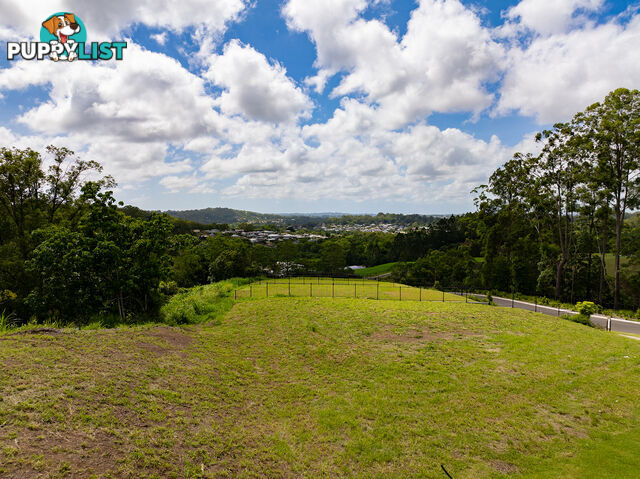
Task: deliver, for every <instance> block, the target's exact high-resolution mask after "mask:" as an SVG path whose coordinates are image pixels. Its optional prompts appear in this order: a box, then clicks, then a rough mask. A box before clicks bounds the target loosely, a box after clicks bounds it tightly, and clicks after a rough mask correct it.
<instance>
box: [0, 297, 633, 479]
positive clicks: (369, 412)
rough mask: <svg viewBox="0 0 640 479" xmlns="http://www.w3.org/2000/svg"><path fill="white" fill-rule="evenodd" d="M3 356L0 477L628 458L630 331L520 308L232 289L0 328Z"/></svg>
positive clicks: (400, 468)
mask: <svg viewBox="0 0 640 479" xmlns="http://www.w3.org/2000/svg"><path fill="white" fill-rule="evenodd" d="M198 294H199V295H201V292H199V293H198ZM0 366H1V367H2V369H1V371H2V373H1V374H0V395H1V400H0V477H3V478H23V477H73V478H86V477H118V478H120V477H125V478H145V477H159V478H165V477H169V478H171V477H176V478H182V477H187V478H196V477H312V478H316V477H362V478H369V477H380V478H388V477H397V478H406V477H425V478H446V476H445V475H444V473H443V472H442V470H441V468H440V465H441V464H442V465H444V466H445V467H446V469H447V470H448V471H449V473H451V475H452V476H453V477H454V478H456V479H459V478H487V477H538V478H549V477H554V478H555V477H563V478H585V477H592V478H632V477H638V476H637V473H638V470H640V424H639V421H638V418H639V416H638V412H639V411H638V400H637V398H638V392H640V383H639V378H640V342H638V341H635V340H632V339H627V338H623V337H620V336H619V335H617V334H611V333H607V332H604V331H599V330H596V329H593V328H588V327H584V326H581V325H578V324H575V323H572V322H569V321H563V320H559V319H556V318H551V317H546V316H542V315H539V314H534V313H530V312H526V311H520V310H512V309H502V308H497V307H489V306H483V305H477V304H471V303H470V304H460V303H441V302H423V303H419V302H415V301H407V302H399V301H371V300H363V299H340V298H335V299H332V298H281V297H276V298H268V299H267V298H265V299H255V300H246V301H245V300H243V301H240V302H238V303H237V304H235V305H234V306H233V307H232V309H231V310H230V311H229V312H228V313H227V314H226V315H224V316H223V317H221V318H217V319H216V321H215V322H214V323H205V324H202V325H196V326H189V327H184V328H172V327H168V326H159V327H144V328H134V329H120V330H109V331H65V332H62V333H57V334H51V335H34V334H21V335H13V336H9V335H2V336H0Z"/></svg>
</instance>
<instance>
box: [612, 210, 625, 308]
mask: <svg viewBox="0 0 640 479" xmlns="http://www.w3.org/2000/svg"><path fill="white" fill-rule="evenodd" d="M622 222H623V218H622V217H621V213H620V212H619V211H616V263H615V275H614V282H613V309H614V310H617V309H618V306H619V301H620V249H621V244H622Z"/></svg>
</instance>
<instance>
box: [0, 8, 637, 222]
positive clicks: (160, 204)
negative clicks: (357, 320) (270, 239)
mask: <svg viewBox="0 0 640 479" xmlns="http://www.w3.org/2000/svg"><path fill="white" fill-rule="evenodd" d="M0 9H1V10H0V11H2V12H3V15H2V16H1V17H0V50H1V53H0V145H3V146H18V147H26V146H30V147H32V148H35V149H39V150H41V151H43V150H44V146H45V145H47V144H52V143H53V144H56V145H61V146H67V147H69V148H72V149H74V150H75V151H76V152H77V153H78V154H80V155H81V156H82V157H83V158H85V159H95V160H97V161H100V162H101V163H102V164H103V165H104V167H105V171H106V172H108V173H110V174H112V175H113V176H114V177H115V178H116V180H117V181H118V183H119V187H118V190H117V196H118V198H120V199H122V200H124V201H126V202H128V203H132V204H134V205H136V206H140V207H142V208H148V209H195V208H203V207H208V206H218V205H221V206H227V207H232V208H241V209H249V210H255V211H261V212H292V211H305V212H318V211H344V212H377V211H393V212H400V213H414V212H415V213H426V214H429V213H451V212H462V211H467V210H471V209H472V208H473V201H472V196H471V195H470V191H471V189H472V188H474V187H475V186H477V185H478V184H480V183H482V182H484V181H486V179H487V178H488V175H489V174H490V173H491V172H492V171H493V170H494V169H495V168H496V167H497V166H499V165H500V164H501V163H503V162H504V161H506V160H507V159H509V158H510V157H511V156H512V154H513V153H514V152H515V151H534V149H535V144H534V142H533V141H532V136H533V134H534V133H535V132H536V131H539V130H540V129H542V128H544V127H548V126H549V125H550V124H553V123H554V122H557V121H564V120H568V119H569V118H570V117H571V116H572V115H573V114H574V113H575V112H577V111H580V110H582V109H584V108H585V107H586V106H588V105H589V104H591V103H593V102H595V101H598V100H601V99H602V98H604V96H605V95H606V94H607V93H608V92H609V91H610V90H612V89H615V88H617V87H627V88H637V87H638V86H640V51H639V50H638V45H640V14H639V9H640V2H625V1H607V0H522V1H520V2H517V1H508V0H495V1H477V2H470V1H462V2H461V1H459V0H420V1H392V0H386V1H385V0H371V1H366V0H323V1H309V0H286V1H276V0H254V1H249V0H181V1H180V2H177V1H170V0H156V1H153V2H152V1H151V0H139V1H137V2H129V1H123V0H116V1H113V2H95V1H93V2H86V1H79V0H63V1H58V2H51V1H44V0H36V1H30V2H19V1H16V0H12V1H8V0H0ZM59 11H68V12H72V13H75V14H76V15H78V16H79V17H80V18H81V19H82V20H83V22H84V24H85V25H86V28H87V34H88V41H89V42H91V41H118V40H126V41H127V42H128V48H127V49H126V50H125V56H124V60H123V61H119V62H116V61H110V62H87V61H81V62H77V61H76V62H73V63H68V62H58V63H54V62H52V61H44V62H38V61H23V60H19V61H7V60H6V45H5V42H7V41H37V40H38V35H39V31H40V25H41V23H42V22H43V21H44V20H45V19H46V18H47V17H48V16H50V15H51V14H53V13H56V12H59Z"/></svg>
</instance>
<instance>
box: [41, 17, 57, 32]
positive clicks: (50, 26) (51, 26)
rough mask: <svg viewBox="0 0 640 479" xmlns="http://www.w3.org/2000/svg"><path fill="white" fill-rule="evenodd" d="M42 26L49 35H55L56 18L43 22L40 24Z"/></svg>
mask: <svg viewBox="0 0 640 479" xmlns="http://www.w3.org/2000/svg"><path fill="white" fill-rule="evenodd" d="M42 26H43V27H44V28H46V29H47V31H48V32H49V33H50V34H51V35H55V34H56V31H57V30H58V17H56V16H55V15H54V16H53V17H51V18H50V19H49V20H45V21H44V22H42Z"/></svg>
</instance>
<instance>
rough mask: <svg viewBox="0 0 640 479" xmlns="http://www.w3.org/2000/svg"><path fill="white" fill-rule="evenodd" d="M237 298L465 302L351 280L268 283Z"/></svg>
mask: <svg viewBox="0 0 640 479" xmlns="http://www.w3.org/2000/svg"><path fill="white" fill-rule="evenodd" d="M236 296H237V298H266V297H271V296H297V297H316V298H329V297H330V298H360V299H379V300H398V301H454V302H465V301H466V298H465V297H464V296H461V295H457V294H452V293H445V292H442V291H438V290H435V289H428V288H415V287H412V286H407V285H405V284H399V283H391V282H385V281H371V280H366V279H349V278H345V279H342V278H335V279H333V278H291V279H289V278H285V279H269V280H264V281H260V282H258V283H253V284H250V285H246V286H244V287H242V288H239V289H238V292H237V294H236Z"/></svg>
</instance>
